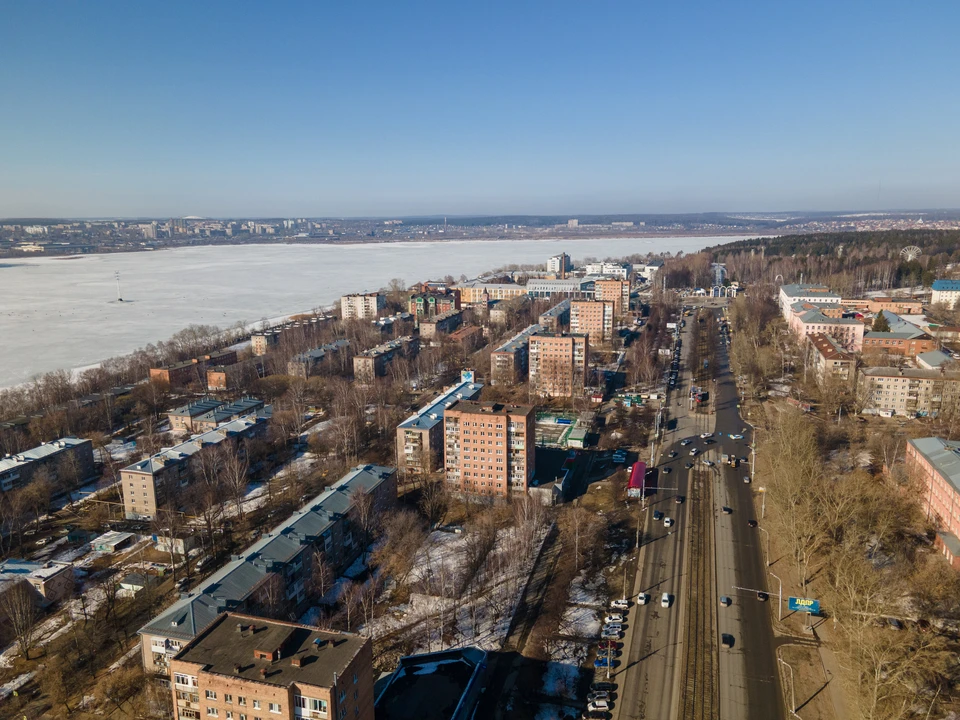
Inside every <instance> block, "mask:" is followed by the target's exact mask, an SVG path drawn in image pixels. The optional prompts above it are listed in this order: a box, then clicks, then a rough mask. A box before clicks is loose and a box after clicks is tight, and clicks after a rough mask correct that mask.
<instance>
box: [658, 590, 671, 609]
mask: <svg viewBox="0 0 960 720" xmlns="http://www.w3.org/2000/svg"><path fill="white" fill-rule="evenodd" d="M671 601H672V598H671V597H670V593H664V594H663V595H661V596H660V607H664V608H668V607H670V602H671Z"/></svg>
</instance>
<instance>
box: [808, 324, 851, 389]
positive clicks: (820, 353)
mask: <svg viewBox="0 0 960 720" xmlns="http://www.w3.org/2000/svg"><path fill="white" fill-rule="evenodd" d="M807 339H808V340H809V341H810V349H811V352H810V357H811V360H812V361H813V369H814V373H815V374H816V378H817V382H818V383H820V384H823V383H824V382H825V381H826V380H827V378H831V377H837V378H840V380H842V381H843V382H844V383H846V384H847V385H848V386H851V387H852V386H853V383H854V381H855V380H856V378H857V375H856V370H857V358H856V356H855V355H853V353H849V352H847V351H846V350H844V349H843V348H842V347H841V346H840V344H839V343H837V342H836V341H835V340H834V339H833V338H832V337H830V336H829V335H823V334H816V335H809V336H808V337H807Z"/></svg>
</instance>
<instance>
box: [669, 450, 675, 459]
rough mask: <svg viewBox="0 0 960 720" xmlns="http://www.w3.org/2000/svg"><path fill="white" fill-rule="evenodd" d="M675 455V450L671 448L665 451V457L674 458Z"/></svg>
mask: <svg viewBox="0 0 960 720" xmlns="http://www.w3.org/2000/svg"><path fill="white" fill-rule="evenodd" d="M676 456H677V451H676V450H671V451H670V452H668V453H667V457H669V458H675V457H676Z"/></svg>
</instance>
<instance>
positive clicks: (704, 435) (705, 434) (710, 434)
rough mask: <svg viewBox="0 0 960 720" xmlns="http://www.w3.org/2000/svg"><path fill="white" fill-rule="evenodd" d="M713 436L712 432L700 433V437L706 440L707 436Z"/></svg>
mask: <svg viewBox="0 0 960 720" xmlns="http://www.w3.org/2000/svg"><path fill="white" fill-rule="evenodd" d="M711 437H713V433H700V439H701V440H706V439H707V438H711Z"/></svg>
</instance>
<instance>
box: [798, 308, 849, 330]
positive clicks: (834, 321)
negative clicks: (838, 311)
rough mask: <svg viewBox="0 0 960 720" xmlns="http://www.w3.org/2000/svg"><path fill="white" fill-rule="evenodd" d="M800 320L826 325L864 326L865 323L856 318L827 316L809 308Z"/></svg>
mask: <svg viewBox="0 0 960 720" xmlns="http://www.w3.org/2000/svg"><path fill="white" fill-rule="evenodd" d="M800 320H801V321H802V322H805V323H808V324H809V323H821V324H825V325H860V326H861V327H862V326H863V323H862V322H860V321H859V320H855V319H854V318H844V317H839V318H833V317H827V316H826V315H824V314H823V313H822V312H820V311H819V310H807V311H806V312H805V313H803V314H802V315H801V316H800Z"/></svg>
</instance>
